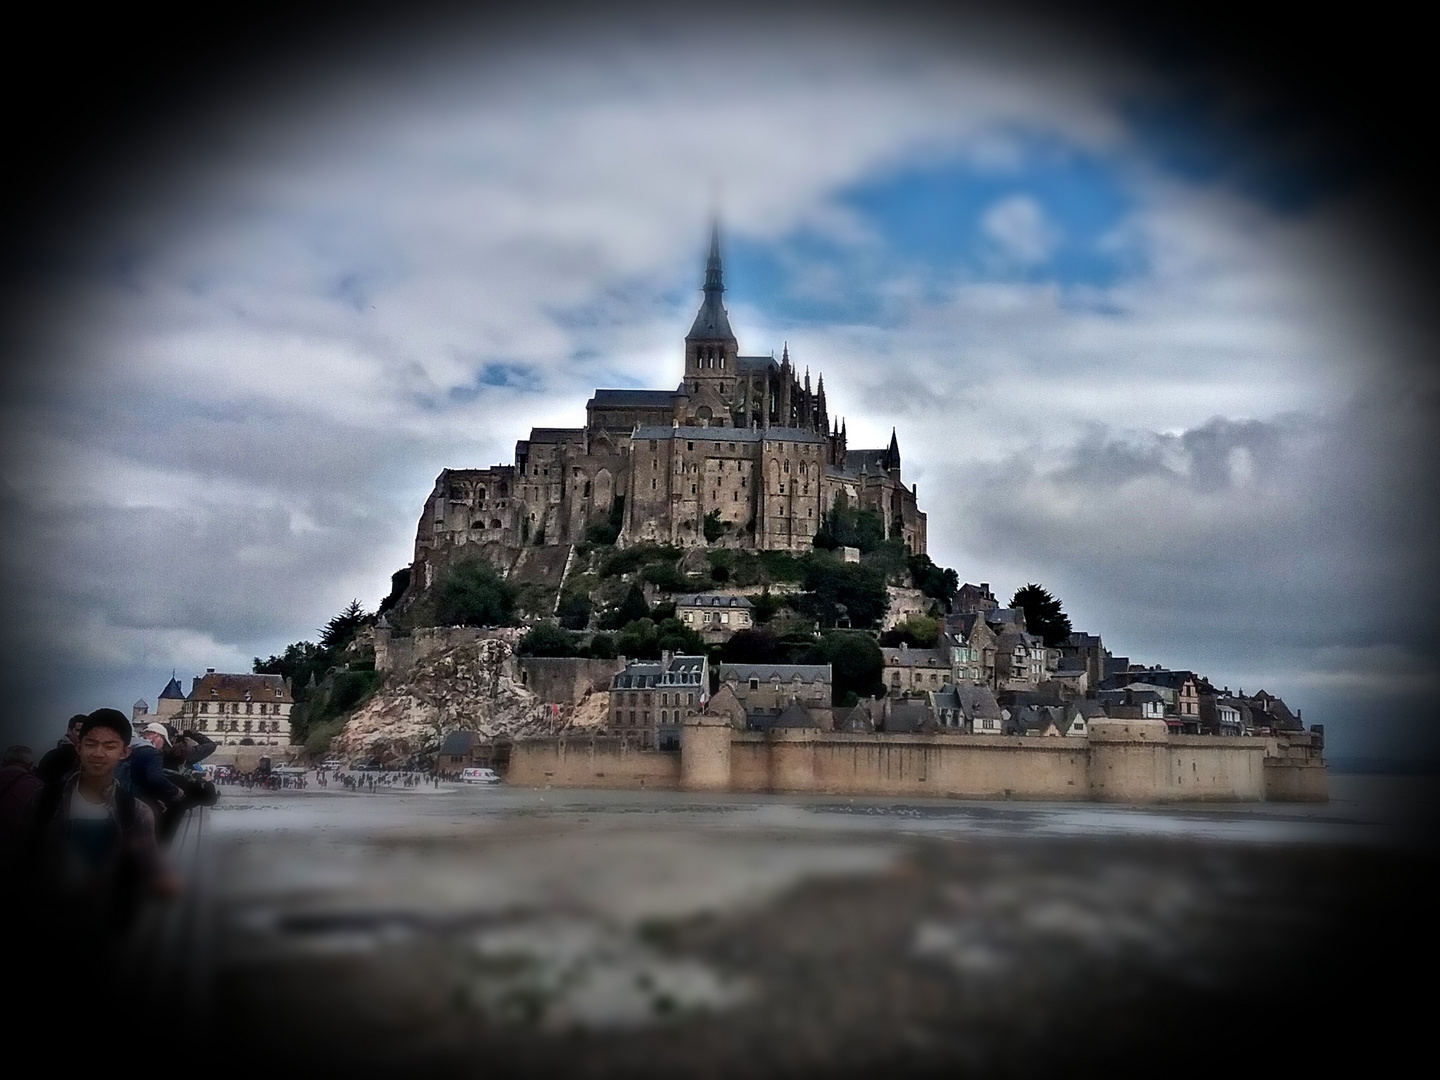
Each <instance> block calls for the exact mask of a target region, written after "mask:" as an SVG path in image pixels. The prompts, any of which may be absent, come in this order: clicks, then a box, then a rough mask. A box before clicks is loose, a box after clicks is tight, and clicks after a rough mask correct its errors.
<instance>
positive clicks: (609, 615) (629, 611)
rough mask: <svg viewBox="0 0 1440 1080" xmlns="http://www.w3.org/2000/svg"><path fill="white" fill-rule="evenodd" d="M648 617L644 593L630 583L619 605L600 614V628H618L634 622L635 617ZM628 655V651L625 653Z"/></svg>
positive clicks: (648, 609)
mask: <svg viewBox="0 0 1440 1080" xmlns="http://www.w3.org/2000/svg"><path fill="white" fill-rule="evenodd" d="M649 617H650V605H648V604H647V603H645V594H644V593H643V592H642V591H641V590H640V586H639V585H631V586H630V589H629V591H628V592H626V593H625V599H624V600H622V601H621V602H620V606H619V607H616V608H611V609H610V610H609V611H607V612H605V614H603V615H601V616H600V629H602V630H620V629H623V628H624V627H626V626H628V625H629V624H630V623H632V622H634V621H635V620H636V619H648V618H649ZM625 655H626V656H629V655H630V654H629V653H626V654H625Z"/></svg>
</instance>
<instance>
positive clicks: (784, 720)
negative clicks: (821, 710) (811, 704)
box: [770, 705, 820, 728]
mask: <svg viewBox="0 0 1440 1080" xmlns="http://www.w3.org/2000/svg"><path fill="white" fill-rule="evenodd" d="M770 726H771V727H772V728H818V727H819V726H820V725H819V724H817V723H816V722H815V720H814V718H813V717H812V716H811V715H810V713H809V712H808V711H807V710H805V709H802V708H801V707H800V706H799V705H790V706H788V707H787V708H786V709H785V711H784V712H782V713H781V714H780V715H779V716H777V717H776V718H775V721H774V722H773V723H772V724H771V725H770Z"/></svg>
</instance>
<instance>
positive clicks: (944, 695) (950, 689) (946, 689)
mask: <svg viewBox="0 0 1440 1080" xmlns="http://www.w3.org/2000/svg"><path fill="white" fill-rule="evenodd" d="M932 693H933V694H934V695H935V708H937V709H952V710H954V711H955V712H958V713H960V714H961V715H964V711H965V710H964V706H962V705H961V703H960V695H959V694H957V693H956V692H955V687H954V685H953V684H951V683H946V684H945V685H944V686H942V687H941V688H940V689H939V690H935V691H932Z"/></svg>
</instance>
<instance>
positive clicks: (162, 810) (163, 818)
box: [126, 723, 185, 841]
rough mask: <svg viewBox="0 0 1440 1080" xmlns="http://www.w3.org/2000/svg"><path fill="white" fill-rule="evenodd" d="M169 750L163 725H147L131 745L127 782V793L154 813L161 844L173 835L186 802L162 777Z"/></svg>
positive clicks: (173, 784) (182, 793) (176, 788)
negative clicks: (165, 755)
mask: <svg viewBox="0 0 1440 1080" xmlns="http://www.w3.org/2000/svg"><path fill="white" fill-rule="evenodd" d="M169 746H170V732H169V731H167V730H166V729H165V725H164V724H160V723H149V724H146V725H145V727H144V729H143V730H142V731H141V732H140V738H139V739H137V740H134V741H133V742H132V743H131V746H130V768H129V772H128V776H127V779H126V786H127V787H128V789H129V791H130V793H131V794H132V795H134V796H135V797H136V798H137V799H139V800H140V801H141V802H143V803H145V804H146V805H147V806H149V807H150V809H151V810H153V811H154V813H155V828H156V832H157V833H158V835H159V837H160V839H161V840H162V841H167V840H169V839H170V837H171V836H173V835H174V834H175V827H176V826H177V825H178V824H179V823H180V815H181V814H182V813H183V812H184V811H183V810H182V808H181V806H182V804H183V803H184V801H185V793H184V792H183V791H181V790H180V788H179V787H177V786H176V785H175V782H174V781H173V780H171V779H170V778H169V777H168V776H166V775H165V757H164V754H165V751H166V750H167V749H168V748H169Z"/></svg>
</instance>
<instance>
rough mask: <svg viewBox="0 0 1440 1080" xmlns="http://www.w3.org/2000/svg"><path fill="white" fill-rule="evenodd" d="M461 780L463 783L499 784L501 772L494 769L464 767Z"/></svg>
mask: <svg viewBox="0 0 1440 1080" xmlns="http://www.w3.org/2000/svg"><path fill="white" fill-rule="evenodd" d="M460 782H461V783H462V784H498V783H500V774H499V773H497V772H496V771H495V770H494V769H462V770H461V771H460Z"/></svg>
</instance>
